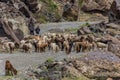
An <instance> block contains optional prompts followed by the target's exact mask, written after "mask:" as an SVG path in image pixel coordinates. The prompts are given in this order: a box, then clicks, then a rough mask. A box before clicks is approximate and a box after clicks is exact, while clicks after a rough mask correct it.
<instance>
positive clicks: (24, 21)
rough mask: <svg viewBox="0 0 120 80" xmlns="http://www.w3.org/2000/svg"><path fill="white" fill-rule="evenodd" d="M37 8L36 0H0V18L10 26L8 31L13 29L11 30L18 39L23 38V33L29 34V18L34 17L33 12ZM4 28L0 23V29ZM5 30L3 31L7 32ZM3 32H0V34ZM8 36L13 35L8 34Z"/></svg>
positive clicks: (37, 9) (36, 10)
mask: <svg viewBox="0 0 120 80" xmlns="http://www.w3.org/2000/svg"><path fill="white" fill-rule="evenodd" d="M31 6H32V8H31ZM39 10H40V7H39V4H38V2H37V0H27V1H26V0H0V19H1V20H2V21H3V22H5V23H6V24H7V25H8V26H9V27H10V30H9V31H11V30H13V31H11V32H14V33H15V35H16V36H17V37H18V38H19V39H23V37H24V36H25V35H28V34H29V30H28V23H29V19H30V18H32V19H34V17H33V12H34V13H35V12H38V11H39ZM3 26H4V27H3ZM4 28H5V25H4V24H3V23H1V29H3V30H2V31H4V30H5V29H4ZM6 30H7V29H6ZM6 30H5V32H7V31H6ZM3 34H4V33H2V34H0V36H2V35H3ZM18 35H19V36H18ZM8 36H13V35H11V34H8Z"/></svg>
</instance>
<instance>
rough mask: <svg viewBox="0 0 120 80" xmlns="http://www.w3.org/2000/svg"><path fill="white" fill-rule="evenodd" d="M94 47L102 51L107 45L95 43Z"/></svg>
mask: <svg viewBox="0 0 120 80" xmlns="http://www.w3.org/2000/svg"><path fill="white" fill-rule="evenodd" d="M96 45H97V48H98V49H100V48H101V49H102V50H103V49H104V48H107V45H106V44H104V43H101V42H97V43H96Z"/></svg>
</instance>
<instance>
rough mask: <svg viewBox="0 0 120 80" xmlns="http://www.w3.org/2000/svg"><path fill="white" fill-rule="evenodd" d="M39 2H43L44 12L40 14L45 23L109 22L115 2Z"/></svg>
mask: <svg viewBox="0 0 120 80" xmlns="http://www.w3.org/2000/svg"><path fill="white" fill-rule="evenodd" d="M39 1H40V2H42V6H43V8H42V11H41V13H39V14H40V15H42V19H43V20H44V21H46V20H49V21H64V20H67V21H76V20H79V21H87V20H88V21H96V20H97V21H99V20H108V16H107V15H108V12H109V10H110V8H111V4H112V2H113V1H114V0H102V1H101V0H50V2H49V1H43V0H39ZM48 2H49V3H48ZM43 3H44V4H43ZM48 7H49V8H48ZM51 8H52V9H53V8H54V10H51ZM49 9H50V10H49ZM55 9H56V10H55ZM48 11H49V12H48ZM51 16H52V17H51ZM53 16H54V17H53ZM58 17H59V18H58ZM53 19H54V20H53Z"/></svg>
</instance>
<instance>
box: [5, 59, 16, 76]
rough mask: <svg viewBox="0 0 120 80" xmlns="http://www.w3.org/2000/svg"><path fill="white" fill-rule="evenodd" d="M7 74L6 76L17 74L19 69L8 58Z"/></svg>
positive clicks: (6, 64)
mask: <svg viewBox="0 0 120 80" xmlns="http://www.w3.org/2000/svg"><path fill="white" fill-rule="evenodd" d="M5 75H6V76H13V75H17V70H16V69H15V68H14V67H13V65H12V64H11V63H10V61H9V60H6V63H5Z"/></svg>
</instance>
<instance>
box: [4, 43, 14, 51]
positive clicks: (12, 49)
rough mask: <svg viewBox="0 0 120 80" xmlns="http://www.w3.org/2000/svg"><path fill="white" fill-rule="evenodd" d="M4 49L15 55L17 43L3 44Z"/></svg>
mask: <svg viewBox="0 0 120 80" xmlns="http://www.w3.org/2000/svg"><path fill="white" fill-rule="evenodd" d="M2 44H3V45H2V48H3V49H4V50H6V51H7V52H10V53H13V51H14V49H15V43H14V42H3V43H2Z"/></svg>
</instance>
